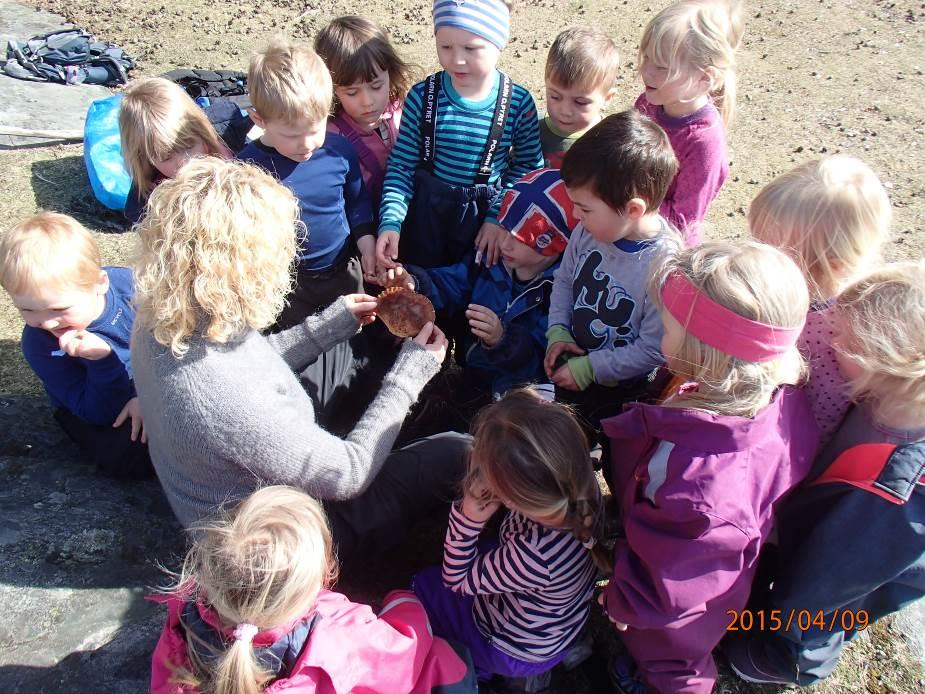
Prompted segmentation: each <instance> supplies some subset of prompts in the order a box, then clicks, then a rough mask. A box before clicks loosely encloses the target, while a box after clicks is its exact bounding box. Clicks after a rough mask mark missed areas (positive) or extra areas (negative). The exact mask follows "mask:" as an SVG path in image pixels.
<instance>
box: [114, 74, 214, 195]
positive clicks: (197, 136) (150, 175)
mask: <svg viewBox="0 0 925 694" xmlns="http://www.w3.org/2000/svg"><path fill="white" fill-rule="evenodd" d="M119 134H120V136H121V138H122V157H123V158H124V159H125V165H126V167H127V168H128V172H129V173H130V174H131V175H132V180H133V181H134V183H135V185H136V186H137V187H138V190H139V192H140V193H141V194H142V195H147V194H148V193H149V192H150V191H151V189H152V188H153V187H154V181H155V180H156V179H157V177H158V175H159V174H158V171H157V169H156V168H155V167H154V163H155V162H160V161H164V160H165V159H169V158H170V157H172V156H173V155H174V154H176V153H177V152H182V151H184V150H188V149H190V148H192V147H195V146H196V145H197V144H201V145H203V146H204V147H205V149H206V153H207V154H211V155H214V156H222V157H230V156H231V152H230V151H229V150H228V147H227V146H225V143H224V142H222V140H221V138H220V137H219V136H218V133H216V132H215V128H213V127H212V124H211V123H210V122H209V119H208V117H207V116H206V114H205V112H204V111H203V110H202V109H201V108H199V106H197V105H196V102H195V101H193V100H192V98H191V97H190V95H189V94H187V93H186V92H185V91H183V88H182V87H181V86H180V85H178V84H174V83H173V82H171V81H170V80H167V79H164V78H163V77H146V78H143V79H139V80H133V81H132V82H131V83H130V84H129V85H128V86H127V87H126V88H125V91H124V92H123V93H122V102H121V104H120V106H119Z"/></svg>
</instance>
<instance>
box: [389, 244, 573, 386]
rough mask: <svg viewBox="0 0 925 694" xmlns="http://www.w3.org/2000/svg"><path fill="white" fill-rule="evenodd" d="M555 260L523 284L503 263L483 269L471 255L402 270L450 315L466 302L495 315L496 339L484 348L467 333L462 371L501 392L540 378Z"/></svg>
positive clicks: (540, 379) (421, 290)
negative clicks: (498, 331) (498, 327)
mask: <svg viewBox="0 0 925 694" xmlns="http://www.w3.org/2000/svg"><path fill="white" fill-rule="evenodd" d="M557 267H559V261H558V260H557V261H556V262H555V263H553V264H552V265H551V266H549V267H548V268H546V269H545V270H544V271H543V272H542V273H540V274H539V275H537V276H536V277H534V278H533V279H532V280H531V281H530V282H528V283H526V284H524V283H522V282H517V281H515V280H514V278H513V277H512V276H511V273H510V272H509V271H508V269H507V267H506V266H505V265H504V263H503V262H499V263H497V264H496V265H494V267H490V268H486V267H482V266H476V265H475V264H474V263H473V254H471V253H470V254H469V255H468V256H467V257H466V258H465V259H464V260H462V261H461V262H459V263H456V264H455V265H449V266H447V267H440V268H422V267H418V266H415V265H409V266H407V267H406V268H405V269H406V270H407V271H408V272H409V273H410V274H411V275H412V276H413V277H414V280H415V284H416V288H417V290H418V291H419V292H420V293H421V294H423V295H424V296H426V297H427V298H429V299H430V300H431V301H432V302H433V304H434V308H435V309H437V310H438V311H441V312H446V313H450V314H455V313H459V312H462V311H465V309H466V307H467V306H468V305H469V304H470V303H472V304H479V305H481V306H485V307H486V308H490V309H491V310H492V311H494V312H495V313H496V314H497V315H498V317H499V318H500V319H501V324H502V326H503V332H502V334H501V340H500V341H499V342H498V344H497V345H495V346H494V347H486V346H485V345H484V344H482V341H481V340H478V339H477V338H476V337H475V336H474V335H472V333H471V332H467V334H466V341H465V344H464V348H465V355H466V360H465V361H466V364H465V365H466V370H467V371H474V372H476V373H475V374H474V375H475V376H476V377H479V378H482V379H484V380H485V381H487V382H488V383H490V384H491V391H492V394H493V395H503V394H504V393H505V392H506V391H507V390H509V389H510V388H513V387H514V386H517V385H525V384H527V383H530V382H534V381H545V380H546V374H545V372H544V371H543V357H544V356H545V354H546V327H547V324H548V321H549V297H550V295H551V294H552V275H553V272H555V270H556V268H557Z"/></svg>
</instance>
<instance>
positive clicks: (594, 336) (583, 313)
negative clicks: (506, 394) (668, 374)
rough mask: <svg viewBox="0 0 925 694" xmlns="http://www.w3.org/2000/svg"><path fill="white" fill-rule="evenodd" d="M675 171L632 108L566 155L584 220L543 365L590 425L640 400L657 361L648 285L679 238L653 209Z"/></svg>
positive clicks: (653, 131)
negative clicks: (657, 264)
mask: <svg viewBox="0 0 925 694" xmlns="http://www.w3.org/2000/svg"><path fill="white" fill-rule="evenodd" d="M676 170H677V161H676V160H675V156H674V153H673V152H672V151H671V144H670V143H669V142H668V138H667V137H666V136H665V133H664V132H663V131H662V129H661V128H660V127H659V126H658V125H656V124H655V123H654V122H653V121H651V120H649V119H648V118H646V117H645V116H642V115H640V114H639V113H637V112H636V111H624V112H623V113H617V114H614V115H611V116H608V117H607V118H605V119H604V120H602V121H601V122H600V123H598V124H597V125H595V126H594V127H593V128H591V130H589V131H588V132H587V134H586V135H584V136H583V137H582V138H581V139H580V140H578V141H577V142H576V143H575V144H574V145H573V146H572V148H571V149H570V150H569V151H568V152H567V153H566V155H565V161H564V163H563V165H562V180H563V181H565V185H566V186H567V190H568V194H569V197H570V198H571V199H572V202H574V204H575V216H576V217H577V219H578V220H579V221H580V222H581V224H580V225H579V226H578V228H576V229H575V232H574V233H573V234H572V236H571V238H570V239H569V243H568V248H566V250H565V255H564V256H563V258H562V264H561V265H560V266H559V269H558V270H556V273H555V281H554V283H553V290H552V298H551V302H550V309H549V330H548V331H547V333H546V335H547V338H548V349H547V352H546V358H545V361H544V368H545V370H546V374H547V375H548V376H549V378H550V379H551V380H552V382H553V383H555V384H556V387H557V388H556V392H557V397H560V398H565V399H566V401H568V402H572V403H574V404H576V405H578V406H579V409H580V411H581V413H582V415H583V416H584V417H585V419H586V420H587V424H588V425H589V428H590V429H597V428H598V425H599V422H600V419H601V417H604V416H608V415H609V414H616V413H618V412H620V411H621V409H622V404H623V402H625V401H626V400H631V399H636V398H637V397H639V396H640V395H641V394H642V392H643V390H644V389H645V387H646V385H647V378H646V377H647V376H648V374H649V372H651V371H652V370H653V369H654V368H655V367H656V366H658V365H659V364H660V363H661V362H662V355H661V352H660V351H659V341H660V340H661V335H662V332H661V331H662V324H661V320H660V319H659V316H658V311H657V310H656V308H655V305H654V304H653V303H652V302H651V301H650V300H649V298H648V297H647V296H646V282H647V278H648V274H649V268H650V266H651V265H652V263H653V261H654V260H655V259H656V258H657V257H658V256H659V255H660V253H661V252H662V251H664V249H665V248H666V247H668V246H670V245H672V242H673V240H674V237H675V234H674V233H673V232H672V231H671V230H670V229H669V226H668V223H667V222H666V221H665V220H664V219H663V218H662V217H661V216H659V213H658V209H659V205H660V204H661V202H662V200H663V199H664V197H665V192H666V191H667V190H668V186H669V184H670V183H671V180H672V178H673V177H674V175H675V171H676ZM566 359H567V360H568V361H567V363H562V362H563V361H564V360H566Z"/></svg>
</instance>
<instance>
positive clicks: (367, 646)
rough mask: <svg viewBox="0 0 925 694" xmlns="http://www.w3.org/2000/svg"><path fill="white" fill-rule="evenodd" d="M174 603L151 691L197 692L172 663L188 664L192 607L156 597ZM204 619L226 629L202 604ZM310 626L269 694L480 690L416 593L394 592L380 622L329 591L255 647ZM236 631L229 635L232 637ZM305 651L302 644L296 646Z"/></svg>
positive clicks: (157, 655) (361, 607) (459, 692)
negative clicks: (187, 618)
mask: <svg viewBox="0 0 925 694" xmlns="http://www.w3.org/2000/svg"><path fill="white" fill-rule="evenodd" d="M152 599H154V600H156V601H159V602H165V603H166V604H167V610H168V613H167V624H166V625H165V626H164V631H163V632H162V633H161V638H160V640H159V641H158V643H157V647H156V648H155V651H154V658H153V661H152V664H151V666H152V667H151V692H152V694H195V693H196V691H197V690H195V689H189V688H184V687H181V686H179V685H177V684H173V683H171V682H170V678H171V674H172V670H171V666H174V667H176V666H184V667H189V659H188V656H187V643H186V630H185V628H184V627H183V625H182V624H181V622H180V617H181V614H182V613H183V610H184V608H185V607H186V605H187V603H186V602H185V601H184V600H182V599H181V598H179V597H175V596H170V597H166V598H164V597H156V598H152ZM196 608H197V609H198V616H199V617H200V618H201V619H202V621H203V622H205V623H206V624H207V625H209V626H211V627H212V628H214V629H216V630H218V631H221V629H220V625H219V620H218V616H217V615H216V614H215V613H214V612H213V611H212V610H211V609H210V608H208V607H206V606H205V605H203V604H202V603H197V604H196ZM308 621H310V624H311V626H310V632H309V633H308V637H307V639H306V640H305V642H304V645H302V646H301V651H300V652H299V654H298V656H297V658H296V660H295V663H294V664H293V665H292V667H291V668H290V670H289V672H288V673H287V674H285V675H281V676H280V678H279V679H277V680H276V681H275V682H273V683H272V684H271V685H270V686H269V687H267V689H266V690H264V691H265V692H266V693H267V694H275V693H276V692H304V693H305V694H308V693H309V692H311V693H312V694H346V693H347V692H389V693H390V694H392V693H394V694H400V693H403V692H409V693H411V692H413V693H415V694H418V693H420V694H430V693H431V692H440V693H441V694H465V693H468V692H473V693H474V692H475V691H476V685H475V675H474V673H473V671H472V670H471V668H470V667H469V666H468V664H467V663H466V662H465V661H464V660H463V659H462V658H460V656H459V655H457V653H456V651H454V650H453V648H452V647H451V646H450V645H449V644H448V643H447V642H446V641H444V640H443V639H439V638H435V637H434V636H433V635H432V634H431V631H430V625H429V623H428V621H427V615H426V614H425V612H424V608H423V607H422V606H421V603H420V602H418V600H417V598H416V597H415V596H414V593H412V592H410V591H392V592H391V593H389V594H388V595H387V596H386V598H385V602H384V606H383V608H382V611H381V612H380V613H379V616H378V617H377V616H376V615H375V614H374V613H373V611H372V609H370V607H369V606H367V605H358V604H356V603H352V602H350V600H348V599H347V597H346V596H344V595H341V594H340V593H334V592H331V591H328V590H324V591H322V592H321V594H320V595H319V596H318V599H317V601H316V603H315V605H314V607H313V609H312V611H310V612H308V613H306V614H305V615H304V616H303V617H301V618H299V619H298V620H296V621H295V622H293V623H292V624H289V625H286V626H283V627H279V628H277V629H272V630H270V631H262V632H259V633H258V634H257V635H256V636H255V637H254V641H253V644H254V647H255V648H260V647H265V646H271V645H273V644H275V643H277V642H278V641H280V640H281V639H283V638H285V637H287V636H288V635H290V634H292V633H293V632H294V631H295V630H296V629H297V627H304V624H305V623H306V622H308ZM228 631H230V630H224V632H223V633H224V636H225V637H226V638H227V637H228V636H229V634H228V633H227V632H228ZM297 647H298V646H297Z"/></svg>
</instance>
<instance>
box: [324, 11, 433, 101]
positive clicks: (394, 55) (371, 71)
mask: <svg viewBox="0 0 925 694" xmlns="http://www.w3.org/2000/svg"><path fill="white" fill-rule="evenodd" d="M315 50H316V51H317V52H318V55H319V56H321V58H322V60H324V62H325V64H326V65H327V66H328V70H329V71H330V72H331V80H332V81H333V83H334V86H336V87H347V86H350V85H351V84H356V83H357V82H372V81H373V80H374V79H375V78H376V75H377V73H379V72H380V71H381V70H385V71H386V72H387V73H388V74H389V100H390V101H392V102H395V101H404V99H405V96H406V95H407V94H408V90H409V89H411V86H412V85H413V84H414V82H415V75H416V71H417V68H415V67H414V66H413V65H409V64H408V63H406V62H405V61H404V60H402V59H401V56H399V55H398V52H397V51H396V50H395V47H394V46H392V43H391V42H390V41H389V35H388V34H387V33H386V32H385V31H383V30H382V28H381V27H379V25H378V24H376V23H375V22H372V21H370V20H369V19H367V18H366V17H356V16H347V17H338V18H337V19H334V20H331V23H330V24H328V25H327V26H326V27H325V28H324V29H322V30H321V31H319V32H318V36H316V37H315ZM336 107H337V104H336V96H335V108H336Z"/></svg>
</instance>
